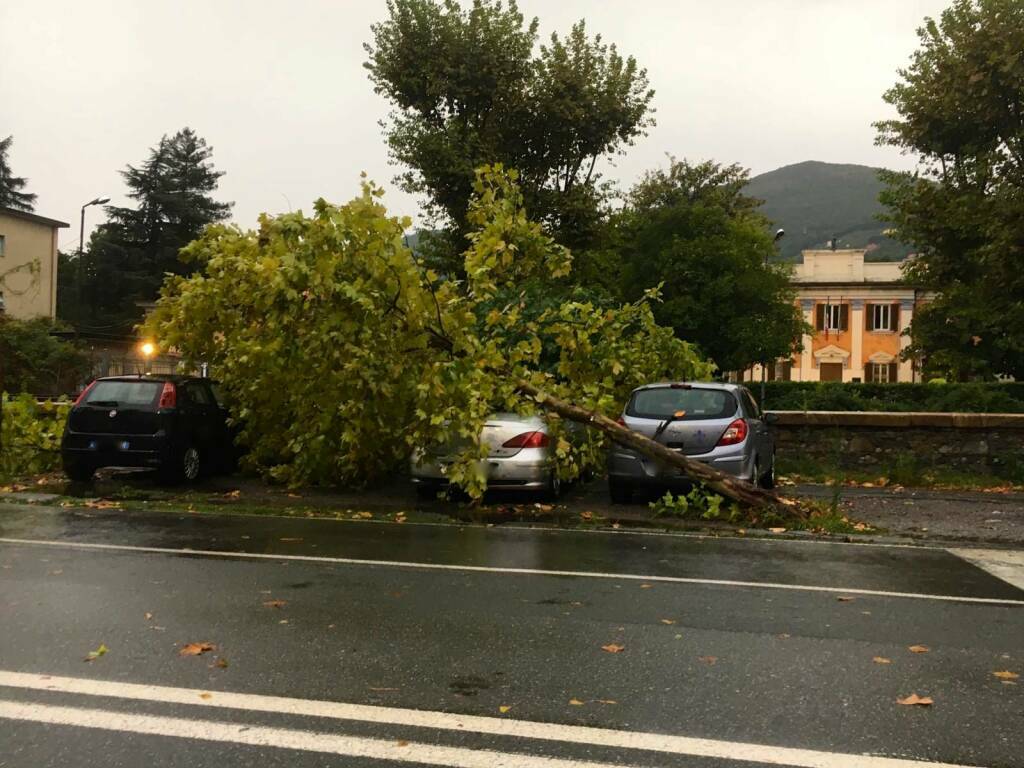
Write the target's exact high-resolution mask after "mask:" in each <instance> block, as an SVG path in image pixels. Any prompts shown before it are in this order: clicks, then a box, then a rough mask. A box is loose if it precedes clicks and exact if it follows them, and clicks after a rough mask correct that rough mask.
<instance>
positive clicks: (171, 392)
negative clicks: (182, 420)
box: [159, 381, 178, 408]
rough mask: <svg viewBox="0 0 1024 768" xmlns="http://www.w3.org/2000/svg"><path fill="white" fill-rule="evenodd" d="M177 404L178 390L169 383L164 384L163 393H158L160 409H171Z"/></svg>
mask: <svg viewBox="0 0 1024 768" xmlns="http://www.w3.org/2000/svg"><path fill="white" fill-rule="evenodd" d="M177 404H178V389H177V387H175V386H174V384H173V383H171V382H170V381H165V382H164V389H163V392H161V393H160V405H159V407H160V408H173V407H174V406H176V405H177Z"/></svg>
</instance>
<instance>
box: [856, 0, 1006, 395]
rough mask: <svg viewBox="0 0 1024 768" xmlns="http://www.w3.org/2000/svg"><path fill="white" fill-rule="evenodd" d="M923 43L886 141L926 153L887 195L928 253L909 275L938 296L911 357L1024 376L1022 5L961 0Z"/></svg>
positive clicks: (890, 94) (919, 326)
mask: <svg viewBox="0 0 1024 768" xmlns="http://www.w3.org/2000/svg"><path fill="white" fill-rule="evenodd" d="M918 37H919V39H920V48H919V49H918V50H917V51H915V52H914V54H913V56H912V58H911V61H910V65H909V66H908V67H906V68H905V69H902V70H900V72H899V75H900V81H899V82H898V83H897V84H896V85H894V86H893V87H892V88H891V89H889V90H888V91H887V92H886V93H885V100H886V101H887V102H888V103H889V104H891V105H893V106H894V107H895V108H896V110H897V112H898V113H899V116H898V118H897V119H893V120H886V121H882V122H879V123H876V126H877V128H878V139H877V141H878V143H879V144H886V145H892V146H895V147H899V148H900V149H901V150H903V151H904V152H907V153H910V154H914V155H916V156H917V158H918V162H919V170H918V172H916V173H913V174H911V173H889V174H887V175H886V181H887V184H888V188H887V189H886V190H885V191H884V192H883V194H882V201H883V203H885V205H886V206H887V216H888V217H889V218H890V219H891V221H892V223H893V226H894V230H895V232H896V235H897V236H898V237H899V238H900V239H901V240H903V241H905V242H907V243H911V244H913V245H914V246H915V247H916V249H917V251H918V253H917V257H916V259H915V260H914V261H913V262H912V266H911V268H910V270H909V276H910V277H911V279H913V280H915V281H916V282H919V283H920V284H921V285H923V286H924V287H925V288H927V289H931V290H933V291H936V292H937V296H936V298H935V300H934V301H932V302H931V303H930V304H928V305H926V306H925V307H923V308H919V309H918V310H917V311H916V312H915V314H914V319H913V322H912V325H911V336H912V344H911V347H910V350H909V353H910V354H912V355H915V356H922V357H924V359H925V361H926V367H927V369H929V370H930V371H931V372H933V373H936V374H940V375H945V376H949V377H951V378H957V379H964V378H969V377H981V378H991V377H994V376H997V375H1000V374H1004V375H1010V376H1014V377H1016V378H1018V379H1019V378H1021V377H1024V270H1022V269H1021V264H1024V55H1022V53H1021V52H1022V51H1024V4H1022V3H1021V2H1019V0H956V1H955V2H954V3H953V4H952V5H951V6H950V7H949V8H948V9H947V10H946V11H944V12H943V14H942V15H941V17H940V18H939V19H938V20H935V19H931V18H928V19H926V20H925V23H924V25H923V26H922V27H921V29H919V30H918Z"/></svg>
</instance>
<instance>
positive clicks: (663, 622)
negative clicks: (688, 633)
mask: <svg viewBox="0 0 1024 768" xmlns="http://www.w3.org/2000/svg"><path fill="white" fill-rule="evenodd" d="M661 623H662V624H675V623H676V622H675V620H674V619H662V620H661Z"/></svg>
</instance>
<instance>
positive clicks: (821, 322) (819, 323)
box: [815, 304, 825, 331]
mask: <svg viewBox="0 0 1024 768" xmlns="http://www.w3.org/2000/svg"><path fill="white" fill-rule="evenodd" d="M815 309H816V311H817V318H816V322H815V327H816V328H817V329H818V330H819V331H824V330H825V305H824V304H819V305H818V306H817V307H816V308H815Z"/></svg>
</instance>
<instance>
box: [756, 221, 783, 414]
mask: <svg viewBox="0 0 1024 768" xmlns="http://www.w3.org/2000/svg"><path fill="white" fill-rule="evenodd" d="M785 235H786V230H784V229H779V230H776V232H775V237H773V238H772V250H775V244H776V243H777V242H779V240H781V239H782V238H783V237H785ZM769 255H770V254H769V253H768V251H765V254H764V266H765V268H767V267H768V256H769ZM767 380H768V362H767V361H765V362H763V363H761V410H762V411H763V410H764V395H765V390H766V382H767Z"/></svg>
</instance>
